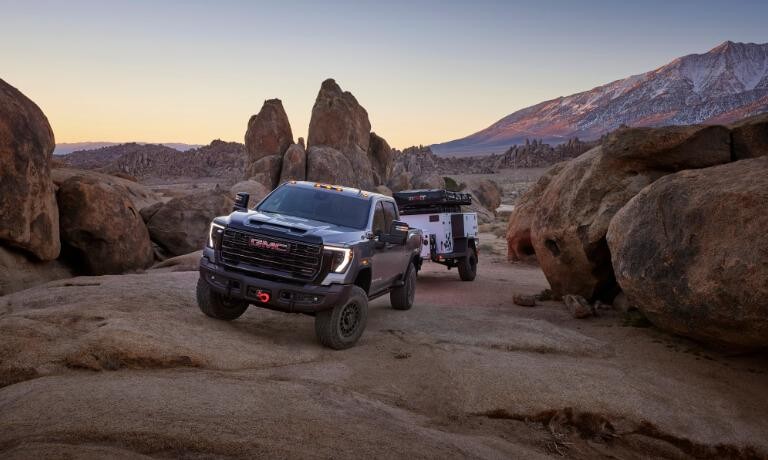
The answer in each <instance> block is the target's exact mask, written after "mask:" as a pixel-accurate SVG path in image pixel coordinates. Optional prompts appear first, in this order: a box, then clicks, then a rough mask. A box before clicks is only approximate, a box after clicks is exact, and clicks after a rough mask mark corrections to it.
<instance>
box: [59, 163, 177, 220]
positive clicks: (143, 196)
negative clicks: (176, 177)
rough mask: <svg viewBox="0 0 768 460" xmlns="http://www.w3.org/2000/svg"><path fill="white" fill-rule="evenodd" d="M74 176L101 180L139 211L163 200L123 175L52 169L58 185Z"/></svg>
mask: <svg viewBox="0 0 768 460" xmlns="http://www.w3.org/2000/svg"><path fill="white" fill-rule="evenodd" d="M72 177H77V178H81V179H84V178H88V180H90V181H94V182H100V183H102V184H105V185H107V186H109V187H111V188H113V189H115V190H117V191H119V192H121V193H122V194H124V195H125V196H127V197H128V199H129V200H131V202H132V203H133V206H134V207H135V208H136V209H138V210H139V212H141V211H143V210H144V208H148V207H150V206H152V205H154V204H157V203H160V202H161V201H162V200H161V198H160V195H158V194H157V193H155V192H153V191H152V190H150V189H149V188H147V187H145V186H143V185H141V184H138V183H136V182H135V181H132V180H129V179H124V178H122V177H118V176H113V175H109V174H102V173H98V172H95V171H85V170H82V169H70V168H56V169H53V170H51V178H52V179H53V183H54V184H56V186H60V185H61V184H62V183H64V182H65V181H67V180H68V179H70V178H72Z"/></svg>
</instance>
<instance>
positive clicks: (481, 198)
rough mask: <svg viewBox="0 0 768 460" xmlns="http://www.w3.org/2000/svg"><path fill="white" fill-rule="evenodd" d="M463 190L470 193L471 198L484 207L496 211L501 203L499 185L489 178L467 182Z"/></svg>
mask: <svg viewBox="0 0 768 460" xmlns="http://www.w3.org/2000/svg"><path fill="white" fill-rule="evenodd" d="M465 191H467V192H469V193H471V194H472V199H473V200H477V201H478V202H479V203H480V204H481V205H482V206H483V207H484V208H486V209H488V210H489V211H491V212H494V213H495V212H496V208H498V207H499V206H500V205H501V193H502V190H501V187H499V184H497V183H496V182H494V181H492V180H490V179H477V180H470V181H468V182H467V187H466V189H465Z"/></svg>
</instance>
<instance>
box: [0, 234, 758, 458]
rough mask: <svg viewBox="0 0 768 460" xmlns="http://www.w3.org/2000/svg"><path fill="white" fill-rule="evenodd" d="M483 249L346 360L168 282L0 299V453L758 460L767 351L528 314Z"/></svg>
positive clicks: (100, 282)
mask: <svg viewBox="0 0 768 460" xmlns="http://www.w3.org/2000/svg"><path fill="white" fill-rule="evenodd" d="M483 241H484V243H485V244H487V245H488V246H487V251H485V252H484V253H481V258H482V259H481V265H480V273H479V276H478V278H477V280H476V281H475V282H472V283H464V282H461V281H459V279H458V273H457V272H456V271H455V270H453V271H447V270H445V268H444V267H442V266H437V265H431V264H429V265H427V266H426V268H425V270H424V271H423V272H422V273H421V274H420V275H419V281H418V288H417V297H416V305H415V306H414V308H413V309H412V310H410V311H405V312H403V311H395V310H392V309H391V308H389V305H388V299H387V298H381V299H377V300H376V301H374V302H373V303H372V305H371V311H370V314H369V319H368V328H367V330H366V332H365V334H364V335H363V337H362V339H361V341H360V343H359V345H358V346H357V347H355V348H353V349H350V350H345V351H332V350H328V349H324V348H322V347H320V346H319V345H318V344H317V342H316V341H315V337H314V329H313V319H312V318H311V317H307V316H300V315H288V314H281V313H275V312H270V311H266V310H261V309H257V308H251V309H249V310H248V311H247V312H246V313H245V315H243V317H241V318H240V319H239V320H237V321H234V322H230V323H227V322H221V321H216V320H213V319H210V318H207V317H205V316H204V315H203V314H202V313H200V312H199V310H198V309H197V307H196V305H195V301H194V286H195V282H196V280H197V274H196V273H195V272H183V271H181V272H175V271H169V267H164V268H162V269H160V270H150V271H148V272H147V273H146V274H136V275H123V276H104V277H81V278H74V279H70V280H60V281H55V282H52V283H49V284H48V285H45V286H41V287H36V288H33V289H29V290H27V291H22V292H18V293H14V294H12V295H9V296H5V297H0V386H1V387H2V388H0V457H2V458H33V457H34V458H39V457H43V456H45V457H68V456H72V457H76V458H105V457H110V458H146V457H184V458H211V457H233V458H245V457H250V458H252V457H259V456H264V457H283V458H295V457H299V458H368V457H374V458H384V457H389V458H391V457H400V458H467V457H468V458H562V457H568V458H596V457H598V458H601V457H602V458H637V459H641V458H690V457H705V458H707V457H708V458H729V457H732V458H739V457H741V458H766V455H768V418H767V417H766V414H768V398H766V394H767V392H768V359H766V357H765V356H759V355H747V356H744V355H728V354H725V353H721V352H716V351H713V350H708V349H705V348H702V347H700V346H698V345H697V344H695V343H693V342H690V341H687V340H683V339H680V338H676V337H672V336H669V335H666V334H664V333H661V332H659V331H657V330H655V329H653V328H635V327H625V326H623V323H624V320H623V318H622V317H621V315H619V314H618V313H617V312H615V311H613V310H604V311H602V314H601V316H600V317H599V318H591V319H588V320H575V319H572V318H570V317H569V315H568V314H567V313H566V311H565V309H564V307H563V306H562V304H560V303H559V302H544V303H543V304H541V305H538V306H536V307H534V308H526V307H519V306H516V305H514V304H513V303H512V296H513V295H514V294H515V293H526V294H534V293H538V292H540V291H541V290H542V289H544V288H546V287H547V283H546V280H545V279H544V277H543V274H542V273H541V271H540V270H539V269H537V268H536V267H530V266H522V265H510V264H507V263H505V262H503V257H502V256H501V255H500V253H499V252H498V251H497V250H498V249H499V248H500V243H499V241H500V240H499V239H495V237H491V236H487V235H485V236H484V240H483ZM183 265H184V264H182V265H180V266H183Z"/></svg>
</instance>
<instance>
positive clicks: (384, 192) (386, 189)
mask: <svg viewBox="0 0 768 460" xmlns="http://www.w3.org/2000/svg"><path fill="white" fill-rule="evenodd" d="M373 191H374V192H376V193H381V194H382V195H386V196H392V190H390V189H389V187H387V186H386V185H377V186H376V187H375V188H374V189H373Z"/></svg>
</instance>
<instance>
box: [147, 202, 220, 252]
mask: <svg viewBox="0 0 768 460" xmlns="http://www.w3.org/2000/svg"><path fill="white" fill-rule="evenodd" d="M231 210H232V198H231V196H230V193H229V190H220V189H217V190H210V191H204V192H200V193H195V194H192V195H187V196H184V197H180V198H174V199H172V200H171V201H169V202H167V203H165V204H163V205H161V206H159V207H158V209H156V210H153V211H154V212H152V213H145V218H147V219H148V220H147V227H148V228H149V234H150V236H151V238H152V241H154V242H155V243H157V244H158V245H160V246H161V247H162V248H163V249H164V250H165V251H166V252H167V253H168V254H170V255H174V256H179V255H182V254H186V253H189V252H193V251H197V250H199V249H201V248H202V247H203V244H205V238H206V234H207V231H208V226H209V225H210V224H211V221H212V220H213V218H214V217H216V216H221V215H224V214H229V212H230V211H231Z"/></svg>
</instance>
